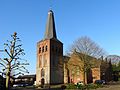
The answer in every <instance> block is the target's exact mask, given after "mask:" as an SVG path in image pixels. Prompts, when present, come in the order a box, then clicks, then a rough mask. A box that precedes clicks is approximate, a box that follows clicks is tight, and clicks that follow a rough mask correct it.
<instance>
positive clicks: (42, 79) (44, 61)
mask: <svg viewBox="0 0 120 90" xmlns="http://www.w3.org/2000/svg"><path fill="white" fill-rule="evenodd" d="M82 55H83V54H82ZM88 57H90V59H89V60H91V62H93V63H94V67H92V68H90V72H88V74H87V78H86V81H85V82H86V83H94V82H95V80H100V79H101V80H106V81H110V80H111V76H112V73H111V63H109V62H107V60H106V61H105V60H103V59H102V60H97V59H96V58H94V57H91V56H88ZM78 62H80V63H78ZM71 63H72V64H71ZM73 64H74V65H73ZM82 64H83V63H82V61H81V60H80V59H79V58H78V57H76V56H75V55H74V53H73V54H72V55H71V56H70V57H65V56H63V43H62V42H61V41H59V40H58V38H57V34H56V28H55V20H54V13H53V11H52V10H49V11H48V17H47V24H46V30H45V34H44V38H43V39H42V40H40V41H39V42H38V43H37V62H36V85H41V84H46V85H53V84H63V83H76V82H79V81H83V71H81V70H80V69H79V66H80V67H81V66H82ZM75 66H78V67H75ZM81 68H82V67H81Z"/></svg>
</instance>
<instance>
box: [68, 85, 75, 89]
mask: <svg viewBox="0 0 120 90" xmlns="http://www.w3.org/2000/svg"><path fill="white" fill-rule="evenodd" d="M66 89H77V86H75V84H68V85H67V87H66Z"/></svg>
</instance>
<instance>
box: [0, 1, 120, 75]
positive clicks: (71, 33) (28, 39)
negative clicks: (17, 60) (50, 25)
mask: <svg viewBox="0 0 120 90" xmlns="http://www.w3.org/2000/svg"><path fill="white" fill-rule="evenodd" d="M50 7H51V8H52V10H53V11H54V15H55V23H56V30H57V36H58V38H59V40H61V41H62V42H63V43H64V54H65V52H66V50H68V49H69V46H70V45H71V44H72V42H73V41H74V40H75V39H77V38H78V37H81V36H88V37H90V38H91V39H92V40H93V41H95V42H96V43H98V44H99V45H100V46H101V47H102V48H104V49H105V50H106V51H107V52H108V53H109V54H116V55H119V54H120V40H119V39H120V35H119V34H120V0H0V49H2V48H3V42H5V41H6V40H7V39H9V38H10V35H11V34H12V33H13V32H17V33H18V36H19V37H20V39H21V40H22V43H23V48H24V49H25V53H26V56H25V57H24V58H25V59H27V60H28V62H30V66H28V68H29V71H30V73H32V74H33V73H35V72H36V71H35V69H36V43H37V42H38V41H39V40H41V39H42V38H43V36H44V32H45V26H46V21H47V13H48V11H49V9H50ZM0 55H1V53H0Z"/></svg>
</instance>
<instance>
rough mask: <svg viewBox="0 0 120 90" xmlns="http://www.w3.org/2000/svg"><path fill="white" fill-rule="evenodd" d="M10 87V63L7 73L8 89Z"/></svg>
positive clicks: (7, 89)
mask: <svg viewBox="0 0 120 90" xmlns="http://www.w3.org/2000/svg"><path fill="white" fill-rule="evenodd" d="M9 89H10V65H8V69H7V73H6V90H9Z"/></svg>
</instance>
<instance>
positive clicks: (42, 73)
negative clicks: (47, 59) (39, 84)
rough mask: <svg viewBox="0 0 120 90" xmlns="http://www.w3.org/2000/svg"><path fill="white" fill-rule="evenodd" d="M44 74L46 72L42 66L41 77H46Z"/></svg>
mask: <svg viewBox="0 0 120 90" xmlns="http://www.w3.org/2000/svg"><path fill="white" fill-rule="evenodd" d="M44 75H45V72H44V69H43V68H42V69H41V77H44Z"/></svg>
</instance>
